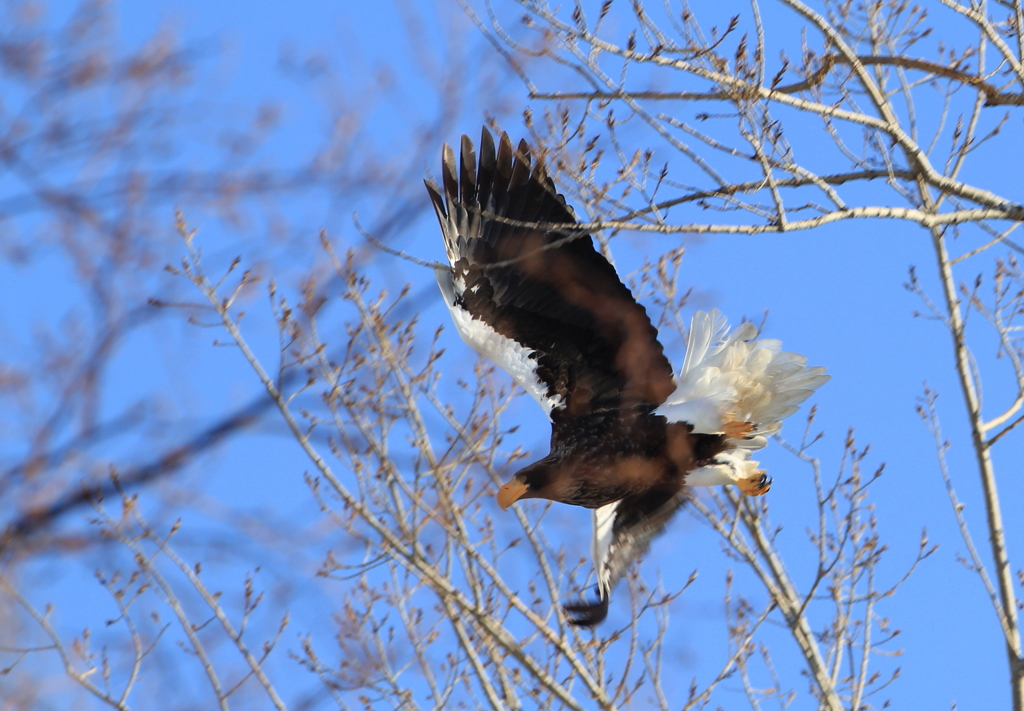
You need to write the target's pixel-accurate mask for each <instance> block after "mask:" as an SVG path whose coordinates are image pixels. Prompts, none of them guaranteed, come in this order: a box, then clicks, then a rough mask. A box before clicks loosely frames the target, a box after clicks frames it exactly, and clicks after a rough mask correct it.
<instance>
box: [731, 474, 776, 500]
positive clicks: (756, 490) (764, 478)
mask: <svg viewBox="0 0 1024 711" xmlns="http://www.w3.org/2000/svg"><path fill="white" fill-rule="evenodd" d="M736 486H738V487H740V491H741V492H743V493H744V494H746V495H747V496H761V495H762V494H767V493H768V490H769V489H770V488H772V478H771V477H770V476H768V472H763V471H755V472H754V473H753V475H751V476H750V477H748V478H746V479H738V480H737V481H736Z"/></svg>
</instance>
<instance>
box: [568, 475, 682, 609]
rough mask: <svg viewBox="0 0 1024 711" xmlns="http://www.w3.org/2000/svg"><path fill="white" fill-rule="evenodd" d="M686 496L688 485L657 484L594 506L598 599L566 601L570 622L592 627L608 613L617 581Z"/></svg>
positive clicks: (593, 548) (663, 526) (594, 545)
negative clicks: (605, 504) (683, 487)
mask: <svg viewBox="0 0 1024 711" xmlns="http://www.w3.org/2000/svg"><path fill="white" fill-rule="evenodd" d="M686 499H687V493H686V490H685V489H683V490H682V491H679V490H678V489H671V488H667V487H665V488H654V489H649V490H647V491H645V492H643V493H641V494H636V495H633V496H627V497H626V498H624V499H622V500H621V501H617V502H616V503H614V504H608V505H607V506H602V507H601V508H599V509H594V513H593V519H594V522H593V523H594V530H593V539H592V540H591V546H590V547H591V551H590V552H591V556H592V557H593V560H594V573H595V574H596V575H597V600H595V601H594V602H582V603H571V604H568V605H566V606H565V611H566V613H568V615H569V622H570V623H571V624H574V625H576V626H578V627H592V626H593V625H596V624H598V623H600V622H602V621H603V620H604V618H605V617H607V615H608V602H609V599H610V597H611V592H612V590H613V589H614V588H615V585H616V583H618V582H619V580H620V579H621V578H622V576H623V575H625V574H626V571H627V570H628V569H629V566H630V565H631V564H632V563H633V562H634V561H636V560H639V559H640V557H641V556H643V554H644V553H646V552H647V549H648V548H649V547H650V545H651V541H652V540H654V538H655V536H657V535H658V534H660V533H661V532H662V531H664V530H665V525H666V524H667V523H668V521H669V519H670V518H672V516H674V515H675V513H676V511H678V510H679V508H680V507H681V506H683V504H685V503H686Z"/></svg>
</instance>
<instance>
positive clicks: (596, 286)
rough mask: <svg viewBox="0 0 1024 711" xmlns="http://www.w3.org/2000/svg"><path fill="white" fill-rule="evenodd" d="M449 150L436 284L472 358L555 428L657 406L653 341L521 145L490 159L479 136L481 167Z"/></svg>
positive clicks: (665, 367)
mask: <svg viewBox="0 0 1024 711" xmlns="http://www.w3.org/2000/svg"><path fill="white" fill-rule="evenodd" d="M461 148H462V150H461V156H460V160H459V162H458V164H456V161H455V155H454V153H453V152H452V150H451V148H450V147H448V146H447V145H446V146H445V147H444V154H443V164H442V182H443V185H444V187H443V190H442V189H441V188H439V187H438V186H437V185H436V184H434V183H433V182H430V181H426V185H427V190H428V191H429V192H430V198H431V200H432V201H433V203H434V209H435V211H436V212H437V218H438V221H439V222H440V223H441V231H442V232H443V234H444V241H445V248H446V250H447V253H448V260H449V262H450V263H451V265H452V268H451V270H446V269H444V270H443V269H438V270H437V281H438V285H439V286H440V287H441V292H442V294H443V295H444V298H445V302H446V303H447V304H448V308H449V310H450V311H451V313H452V319H453V320H454V322H455V325H456V327H457V329H458V331H459V334H460V335H461V336H462V338H463V340H465V341H466V343H468V344H469V345H470V346H472V347H473V348H474V349H476V350H477V351H479V352H480V353H482V354H483V355H485V356H487V357H488V358H489V359H491V360H492V361H494V363H496V364H497V365H499V366H501V367H502V368H503V369H504V370H505V371H507V372H508V373H509V374H510V375H511V376H512V377H513V378H515V379H516V381H517V382H519V384H520V385H522V386H523V388H524V389H525V390H526V391H527V392H528V393H530V395H531V396H533V398H534V399H535V400H536V401H537V402H538V403H539V404H540V406H541V407H542V408H544V411H545V413H546V414H548V416H549V417H550V418H551V419H552V420H553V421H555V422H565V421H569V420H572V419H575V418H577V417H580V416H583V415H586V414H588V413H590V412H593V411H594V410H602V409H617V408H620V407H632V406H636V405H642V404H647V405H659V404H661V403H662V402H664V401H665V399H666V398H667V397H668V396H669V395H670V394H671V393H672V392H673V390H674V389H675V383H674V382H673V379H672V367H671V365H670V364H669V362H668V360H667V359H666V358H665V355H664V353H663V351H662V347H661V344H660V343H659V342H658V338H657V335H658V334H657V330H656V329H655V328H654V327H653V326H652V325H651V321H650V319H649V318H648V316H647V312H646V311H645V310H644V308H643V306H641V305H640V304H638V303H637V302H636V300H635V299H634V298H633V295H632V294H631V293H630V291H629V289H627V288H626V287H625V286H624V285H623V284H622V282H621V281H619V277H618V275H616V273H615V269H614V267H612V265H611V264H609V263H608V261H607V260H606V259H605V258H604V257H603V256H602V255H601V254H600V253H599V252H598V251H597V250H595V249H594V243H593V239H592V238H591V236H590V235H589V234H586V233H583V232H581V231H580V230H579V228H578V223H577V221H576V218H575V216H574V214H573V212H572V209H571V208H570V207H569V206H567V205H566V204H565V199H564V198H563V197H562V196H561V195H559V194H558V193H557V192H556V191H555V187H554V184H553V183H552V181H551V178H550V177H549V176H548V174H547V171H546V170H545V168H544V166H543V165H542V164H541V163H539V162H538V163H537V164H536V165H533V166H532V167H531V161H530V155H529V149H528V147H527V145H526V143H525V142H521V143H520V144H519V148H518V150H513V149H512V144H511V142H510V141H509V139H508V136H507V135H505V134H502V136H501V139H500V141H499V144H498V146H497V152H495V145H494V140H493V138H492V137H491V135H490V133H489V132H488V131H487V130H486V129H484V131H483V135H482V136H481V140H480V159H479V163H478V162H477V161H476V159H475V156H474V151H473V145H472V143H471V142H470V140H469V138H467V137H466V136H463V137H462V147H461Z"/></svg>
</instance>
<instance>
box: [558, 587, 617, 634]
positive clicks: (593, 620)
mask: <svg viewBox="0 0 1024 711" xmlns="http://www.w3.org/2000/svg"><path fill="white" fill-rule="evenodd" d="M609 600H610V598H609V597H608V596H606V595H602V594H601V591H600V589H598V591H597V600H595V601H594V602H585V601H584V602H578V603H573V604H571V605H564V606H563V607H562V609H563V610H565V615H566V617H567V618H568V622H569V624H570V625H572V626H573V627H594V626H595V625H599V624H601V623H602V622H604V619H605V618H606V617H608V602H609Z"/></svg>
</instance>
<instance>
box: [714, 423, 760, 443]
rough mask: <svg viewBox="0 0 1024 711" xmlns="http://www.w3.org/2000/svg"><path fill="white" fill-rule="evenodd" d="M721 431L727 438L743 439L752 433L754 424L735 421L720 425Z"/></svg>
mask: <svg viewBox="0 0 1024 711" xmlns="http://www.w3.org/2000/svg"><path fill="white" fill-rule="evenodd" d="M722 431H723V432H725V434H726V436H727V437H732V438H733V439H743V438H744V437H746V436H747V435H748V434H750V433H751V432H753V431H754V423H753V422H737V421H736V420H731V421H729V422H726V423H725V424H724V425H722Z"/></svg>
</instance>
